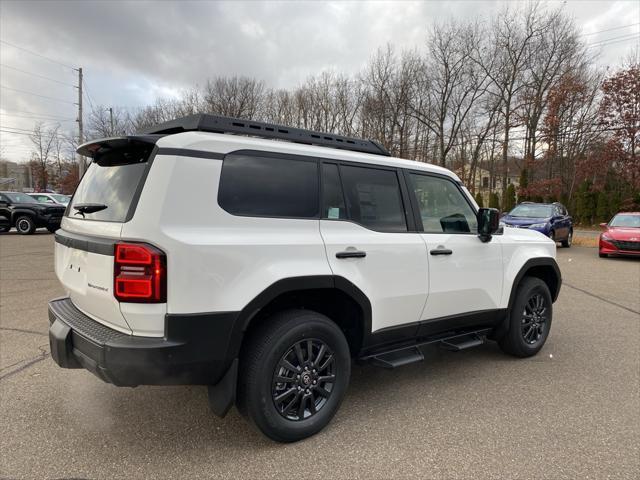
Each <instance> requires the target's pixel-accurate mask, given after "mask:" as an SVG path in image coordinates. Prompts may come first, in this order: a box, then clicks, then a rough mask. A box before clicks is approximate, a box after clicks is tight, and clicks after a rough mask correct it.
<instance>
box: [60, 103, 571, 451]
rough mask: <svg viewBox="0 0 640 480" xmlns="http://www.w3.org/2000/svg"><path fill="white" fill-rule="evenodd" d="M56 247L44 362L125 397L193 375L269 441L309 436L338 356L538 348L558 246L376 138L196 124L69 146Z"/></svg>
mask: <svg viewBox="0 0 640 480" xmlns="http://www.w3.org/2000/svg"><path fill="white" fill-rule="evenodd" d="M78 152H79V153H80V154H82V155H84V156H88V157H91V158H92V163H91V165H90V167H89V168H88V170H87V172H86V174H85V175H84V177H83V178H82V181H81V182H80V185H79V186H78V188H77V190H76V192H75V194H74V196H73V198H72V200H71V203H70V206H69V207H68V209H67V211H66V213H65V216H64V218H63V220H62V226H61V229H60V230H58V231H57V233H56V236H55V240H56V244H55V271H56V274H57V276H58V278H59V279H60V281H61V282H62V284H63V286H64V288H65V290H66V292H67V296H66V297H65V298H59V299H55V300H52V301H51V302H50V303H49V320H50V323H51V326H50V345H51V356H52V358H53V359H54V360H55V362H57V363H58V365H60V366H61V367H63V368H85V369H87V370H89V371H90V372H92V373H94V374H95V375H96V376H98V377H99V378H100V379H102V380H104V381H105V382H109V383H112V384H114V385H118V386H137V385H167V384H201V385H207V386H208V392H209V404H210V407H211V409H212V410H213V411H214V412H215V413H216V414H218V415H221V416H223V415H225V414H226V413H227V411H228V410H229V408H230V407H231V406H232V405H234V404H235V405H237V407H238V409H239V411H240V412H241V413H242V414H243V415H244V416H245V417H246V418H248V419H249V420H250V421H251V422H253V423H254V424H255V425H256V426H257V427H258V428H259V429H260V430H261V431H262V432H263V433H264V434H266V435H267V436H269V437H270V438H272V439H274V440H277V441H283V442H289V441H295V440H299V439H302V438H305V437H308V436H310V435H313V434H315V433H317V432H318V431H320V430H321V429H322V428H323V427H324V426H325V425H327V423H328V422H329V421H330V420H331V418H332V417H333V416H334V414H335V413H336V411H337V409H338V407H339V406H340V403H341V401H342V399H343V397H344V395H345V392H346V390H347V385H348V383H349V375H350V370H351V362H352V361H354V360H357V361H364V362H370V363H373V364H375V365H378V366H381V367H386V368H395V367H399V366H401V365H404V364H407V363H410V362H415V361H420V360H423V353H422V352H423V348H424V347H425V346H426V345H429V344H433V345H440V346H442V347H444V348H448V349H451V350H462V349H465V348H468V347H472V346H475V345H479V344H481V343H482V342H484V341H485V340H487V339H490V340H495V341H497V342H498V344H499V346H500V348H501V349H502V350H504V351H505V352H506V353H508V354H511V355H515V356H518V357H528V356H531V355H535V354H536V353H537V352H538V351H539V350H540V349H541V348H542V346H543V345H544V343H545V341H546V339H547V336H548V335H549V329H550V327H551V321H552V304H553V302H554V301H555V300H556V298H557V297H558V292H559V290H560V283H561V277H560V271H559V269H558V266H557V264H556V261H555V250H556V245H555V243H554V242H553V241H552V240H550V239H549V238H547V237H545V236H544V235H543V234H541V233H539V232H536V231H531V230H527V229H505V230H504V231H503V230H502V228H501V227H500V226H499V220H498V212H497V211H496V210H493V209H483V208H480V209H479V208H478V207H477V205H476V203H475V202H474V200H473V197H472V196H471V194H470V193H469V192H468V191H467V189H466V188H465V187H464V186H463V185H462V183H461V182H460V180H459V179H458V177H456V175H455V174H453V173H452V172H450V171H449V170H446V169H444V168H441V167H438V166H434V165H429V164H424V163H418V162H413V161H407V160H401V159H397V158H391V157H390V156H389V154H388V152H387V151H386V150H385V149H384V148H383V147H381V146H380V145H379V144H377V143H376V142H373V141H365V140H360V139H355V138H349V137H344V136H339V135H333V134H326V133H319V132H313V131H308V130H302V129H296V128H290V127H283V126H278V125H272V124H267V123H260V122H248V121H243V120H236V119H228V118H223V117H216V116H211V115H194V116H190V117H185V118H181V119H176V120H173V121H171V122H167V123H165V124H161V125H158V126H157V127H154V128H152V129H149V130H148V131H147V132H144V133H142V134H140V135H134V136H127V137H117V138H107V139H103V140H97V141H92V142H89V143H86V144H84V145H81V146H80V147H79V148H78Z"/></svg>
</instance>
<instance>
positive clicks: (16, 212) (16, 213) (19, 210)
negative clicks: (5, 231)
mask: <svg viewBox="0 0 640 480" xmlns="http://www.w3.org/2000/svg"><path fill="white" fill-rule="evenodd" d="M22 215H27V216H28V217H30V218H31V219H32V220H33V221H34V222H37V221H38V213H37V212H34V211H33V210H29V209H26V208H16V209H15V210H11V225H15V223H16V220H17V219H18V217H20V216H22Z"/></svg>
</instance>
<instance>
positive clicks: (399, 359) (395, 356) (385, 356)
mask: <svg viewBox="0 0 640 480" xmlns="http://www.w3.org/2000/svg"><path fill="white" fill-rule="evenodd" d="M422 360H424V355H422V352H421V351H420V350H419V349H418V347H410V348H406V349H404V350H396V351H392V352H388V353H382V354H380V355H375V356H373V357H371V359H370V362H371V364H372V365H375V366H377V367H382V368H397V367H402V366H403V365H408V364H410V363H414V362H421V361H422Z"/></svg>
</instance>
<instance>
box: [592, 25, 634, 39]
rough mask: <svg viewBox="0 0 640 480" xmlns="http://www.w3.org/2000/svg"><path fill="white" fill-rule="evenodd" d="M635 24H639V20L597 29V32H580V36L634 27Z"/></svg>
mask: <svg viewBox="0 0 640 480" xmlns="http://www.w3.org/2000/svg"><path fill="white" fill-rule="evenodd" d="M636 25H640V22H638V23H630V24H629V25H621V26H619V27H613V28H607V29H605V30H598V31H597V32H591V33H582V34H580V36H581V37H588V36H590V35H597V34H598V33H604V32H612V31H613V30H622V29H623V28H629V27H635V26H636Z"/></svg>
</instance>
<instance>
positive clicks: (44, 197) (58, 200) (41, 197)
mask: <svg viewBox="0 0 640 480" xmlns="http://www.w3.org/2000/svg"><path fill="white" fill-rule="evenodd" d="M29 196H30V197H31V198H34V199H36V200H37V201H38V202H40V203H51V204H54V205H62V206H65V207H66V206H67V205H68V204H69V201H70V200H71V197H70V196H69V195H63V194H61V193H29Z"/></svg>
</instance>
